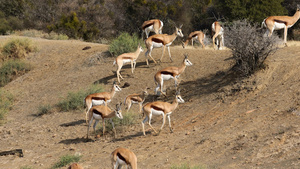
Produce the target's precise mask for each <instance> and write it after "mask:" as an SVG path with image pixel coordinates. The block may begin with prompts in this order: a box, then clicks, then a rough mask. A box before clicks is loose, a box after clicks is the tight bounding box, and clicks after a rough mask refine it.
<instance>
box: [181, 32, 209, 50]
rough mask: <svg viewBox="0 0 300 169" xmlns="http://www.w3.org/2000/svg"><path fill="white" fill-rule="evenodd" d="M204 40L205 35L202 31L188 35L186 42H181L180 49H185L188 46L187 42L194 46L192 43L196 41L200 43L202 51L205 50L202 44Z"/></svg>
mask: <svg viewBox="0 0 300 169" xmlns="http://www.w3.org/2000/svg"><path fill="white" fill-rule="evenodd" d="M204 39H205V34H204V33H203V32H202V31H194V32H191V33H190V34H189V37H188V38H187V39H186V41H185V42H182V47H183V48H185V47H186V46H187V45H188V44H189V41H192V46H194V41H196V40H198V41H199V42H200V43H201V45H202V48H203V49H204V48H205V45H204V43H203V40H204Z"/></svg>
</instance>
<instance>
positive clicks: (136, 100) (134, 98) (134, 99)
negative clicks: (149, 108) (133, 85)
mask: <svg viewBox="0 0 300 169" xmlns="http://www.w3.org/2000/svg"><path fill="white" fill-rule="evenodd" d="M131 100H133V101H135V102H139V101H141V99H139V98H136V97H132V98H131Z"/></svg>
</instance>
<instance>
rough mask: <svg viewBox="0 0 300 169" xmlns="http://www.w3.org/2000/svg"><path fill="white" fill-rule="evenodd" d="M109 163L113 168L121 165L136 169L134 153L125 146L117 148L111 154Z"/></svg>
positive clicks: (115, 168)
mask: <svg viewBox="0 0 300 169" xmlns="http://www.w3.org/2000/svg"><path fill="white" fill-rule="evenodd" d="M110 158H111V163H112V167H113V169H117V168H121V167H122V166H123V165H125V166H126V168H128V166H129V167H130V168H131V169H137V158H136V155H135V154H134V153H133V152H132V151H131V150H129V149H127V148H122V147H120V148H117V149H115V150H114V151H113V152H112V153H111V154H110Z"/></svg>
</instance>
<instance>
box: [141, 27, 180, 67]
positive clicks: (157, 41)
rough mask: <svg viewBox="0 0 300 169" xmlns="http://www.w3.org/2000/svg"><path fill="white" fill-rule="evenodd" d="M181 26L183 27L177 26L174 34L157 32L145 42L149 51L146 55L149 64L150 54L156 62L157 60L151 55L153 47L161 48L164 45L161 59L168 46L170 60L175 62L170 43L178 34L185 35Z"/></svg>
mask: <svg viewBox="0 0 300 169" xmlns="http://www.w3.org/2000/svg"><path fill="white" fill-rule="evenodd" d="M181 27H182V25H181V26H180V27H175V32H174V33H173V34H172V35H168V34H156V35H152V36H150V37H149V38H147V39H146V41H145V44H146V47H147V52H146V53H145V56H146V63H147V65H149V63H148V56H150V58H151V59H152V60H153V61H154V63H156V61H155V60H154V59H153V57H152V56H151V52H152V50H153V48H161V47H163V52H162V55H161V58H160V61H162V58H163V56H164V53H165V48H166V47H167V48H168V52H169V57H170V60H171V61H172V62H173V60H172V57H171V53H170V45H172V43H173V41H174V40H175V39H176V38H177V36H180V37H183V34H182V31H181Z"/></svg>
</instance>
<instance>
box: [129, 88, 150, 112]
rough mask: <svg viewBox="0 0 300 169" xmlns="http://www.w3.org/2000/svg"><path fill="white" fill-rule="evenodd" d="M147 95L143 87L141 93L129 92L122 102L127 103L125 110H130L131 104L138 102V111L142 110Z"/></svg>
mask: <svg viewBox="0 0 300 169" xmlns="http://www.w3.org/2000/svg"><path fill="white" fill-rule="evenodd" d="M147 96H148V92H147V90H146V89H145V90H144V91H143V93H142V94H136V93H134V94H131V95H128V96H127V97H126V98H125V101H124V104H125V105H127V112H128V111H129V110H130V108H131V106H132V104H139V113H141V111H142V105H143V103H144V101H145V99H146V97H147Z"/></svg>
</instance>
